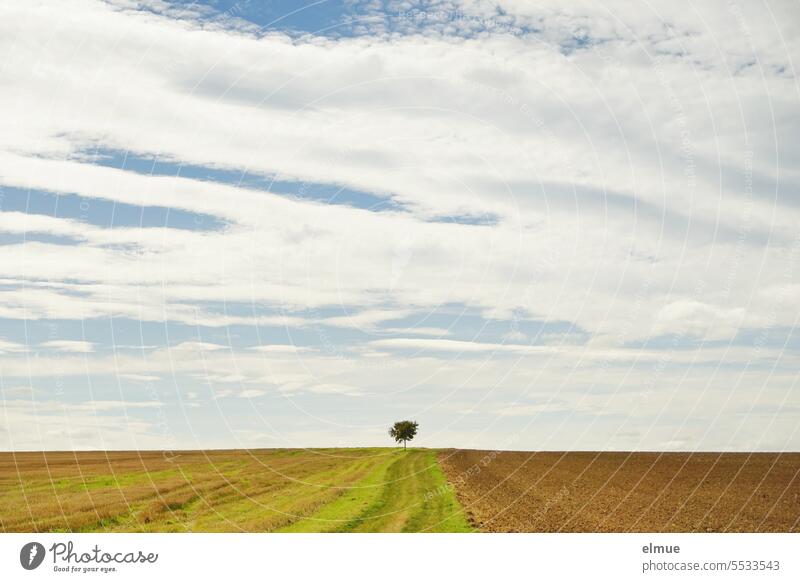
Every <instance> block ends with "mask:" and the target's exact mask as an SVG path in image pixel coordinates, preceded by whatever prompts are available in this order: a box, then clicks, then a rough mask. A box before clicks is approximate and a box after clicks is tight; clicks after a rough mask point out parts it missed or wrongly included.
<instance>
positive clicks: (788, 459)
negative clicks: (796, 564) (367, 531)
mask: <svg viewBox="0 0 800 582" xmlns="http://www.w3.org/2000/svg"><path fill="white" fill-rule="evenodd" d="M439 460H440V463H441V465H442V467H443V468H444V471H445V473H446V474H447V477H448V480H449V481H450V483H451V484H453V485H454V486H455V490H456V495H457V497H458V499H459V500H460V501H461V503H462V504H463V506H464V508H465V509H466V511H467V515H468V516H469V518H470V520H471V521H472V524H473V525H474V526H475V527H477V528H479V529H481V530H483V531H492V532H508V531H522V532H554V531H564V532H593V531H614V532H626V531H639V532H641V531H648V532H660V531H679V532H693V531H698V532H724V531H739V532H742V531H746V532H763V531H771V532H791V531H794V532H797V531H800V453H787V454H780V455H779V454H772V453H760V454H752V455H749V454H739V453H724V454H720V453H697V454H687V453H593V452H580V453H558V452H548V453H530V452H502V453H500V452H493V451H471V450H449V451H442V452H441V453H440V456H439Z"/></svg>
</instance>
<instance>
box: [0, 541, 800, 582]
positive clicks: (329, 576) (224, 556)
mask: <svg viewBox="0 0 800 582" xmlns="http://www.w3.org/2000/svg"><path fill="white" fill-rule="evenodd" d="M799 551H800V536H798V535H797V534H482V535H481V534H417V535H414V534H2V535H0V580H15V581H16V580H32V581H33V580H37V581H38V580H65V579H70V580H114V581H120V582H121V581H124V580H137V581H140V580H148V581H153V580H170V581H175V580H187V579H189V578H187V576H192V577H199V579H200V580H229V581H237V582H238V581H239V580H252V579H256V578H258V579H261V580H263V579H271V580H325V581H338V580H342V581H347V582H358V581H361V580H364V581H366V580H369V581H370V582H374V581H375V580H380V581H381V582H393V581H398V582H399V581H402V582H409V581H414V580H418V581H420V582H427V581H433V580H437V579H438V580H459V581H460V582H461V581H471V580H476V581H481V582H485V581H486V580H492V581H495V580H498V581H499V580H503V581H505V580H588V581H592V582H594V581H595V580H614V581H620V580H667V579H672V580H724V581H728V580H775V581H778V580H792V581H796V580H800V568H799V567H798V564H800V556H798V553H800V552H799Z"/></svg>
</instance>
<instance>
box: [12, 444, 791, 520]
mask: <svg viewBox="0 0 800 582" xmlns="http://www.w3.org/2000/svg"><path fill="white" fill-rule="evenodd" d="M798 493H800V454H798V453H789V454H780V455H779V454H752V455H749V454H730V453H726V454H716V453H701V454H686V453H661V454H660V453H606V452H604V453H591V452H586V453H581V452H571V453H542V452H537V453H528V452H496V451H469V450H433V449H409V450H408V451H407V452H404V451H402V450H398V449H385V448H361V449H270V450H261V449H258V450H226V451H178V452H175V453H164V452H158V451H144V452H77V453H72V452H48V453H41V452H39V453H32V452H31V453H0V531H6V532H12V531H36V532H44V531H50V532H64V531H70V532H91V531H99V532H147V531H159V532H189V531H197V532H468V531H476V530H477V531H488V532H508V531H545V532H555V531H567V532H571V531H701V532H703V531H800V500H799V499H798Z"/></svg>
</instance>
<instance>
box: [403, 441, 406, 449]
mask: <svg viewBox="0 0 800 582" xmlns="http://www.w3.org/2000/svg"><path fill="white" fill-rule="evenodd" d="M403 450H404V451H405V450H406V441H403Z"/></svg>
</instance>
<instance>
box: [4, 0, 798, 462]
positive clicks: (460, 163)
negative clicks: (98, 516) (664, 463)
mask: <svg viewBox="0 0 800 582" xmlns="http://www.w3.org/2000/svg"><path fill="white" fill-rule="evenodd" d="M797 16H799V15H798V14H797V6H796V5H794V4H792V3H790V2H776V3H771V4H770V5H769V6H768V7H764V6H760V7H757V6H751V5H741V6H740V5H738V4H736V3H729V2H712V1H710V0H706V1H703V2H699V3H698V2H692V3H687V4H683V3H681V2H677V3H671V4H670V6H668V7H667V6H663V7H659V11H656V10H655V9H652V8H644V7H642V8H640V9H637V10H631V9H630V7H626V6H625V5H624V4H619V5H617V4H616V3H611V4H604V5H603V6H598V5H596V4H593V3H577V4H574V5H573V4H571V5H570V6H569V7H565V6H563V5H562V4H561V3H557V2H552V3H550V2H544V3H528V2H519V1H516V0H501V1H500V2H497V3H474V2H471V1H467V0H464V1H443V2H393V1H387V2H359V1H350V0H347V1H341V2H333V1H330V2H327V1H324V2H312V3H308V4H302V3H296V2H269V3H263V2H251V1H246V0H241V1H239V2H214V3H208V4H204V3H194V2H192V3H189V2H186V3H173V2H162V1H145V2H136V1H122V0H120V1H114V2H97V1H92V0H81V1H78V2H75V3H74V5H72V6H70V7H69V9H67V8H66V7H63V8H58V7H48V8H46V9H45V7H39V6H31V5H29V4H28V3H25V2H8V3H4V6H3V7H2V8H0V44H2V49H3V54H5V55H8V56H7V58H5V59H4V61H3V63H2V65H1V66H0V84H2V87H3V90H2V91H0V120H2V121H0V123H2V126H1V127H2V131H0V296H1V297H0V406H2V409H3V410H2V413H0V449H2V450H31V449H42V448H44V449H99V448H112V449H131V448H200V447H272V446H299V447H305V446H339V445H341V446H357V445H389V444H391V443H390V442H389V441H388V438H387V437H386V428H387V426H388V425H389V424H390V423H391V422H393V421H395V420H398V419H400V418H414V419H417V420H418V421H419V422H420V425H421V432H420V436H419V439H418V440H419V442H420V444H421V445H424V446H461V447H471V448H481V447H483V448H514V449H609V450H629V449H658V450H661V449H666V450H800V432H798V430H797V428H798V426H800V422H798V421H800V387H798V385H797V382H798V375H797V369H798V364H800V357H799V356H800V351H799V350H800V334H798V332H797V318H798V313H800V301H799V299H798V298H800V281H798V271H799V270H800V265H798V258H799V257H800V237H799V236H798V228H797V226H798V224H800V197H798V186H800V171H799V170H798V169H799V168H800V165H799V164H798V162H800V156H799V155H798V153H799V151H798V148H797V140H796V135H797V134H798V131H799V130H800V116H799V115H798V111H800V108H798V105H799V103H798V99H800V97H799V96H800V93H799V92H798V90H797V78H796V74H795V63H796V62H797V58H798V56H799V55H800V50H799V48H800V47H799V46H798V43H800V41H798V40H797V39H798V38H800V34H798V32H800V31H798V30H797V28H798V26H799V25H800V19H799V18H797Z"/></svg>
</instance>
